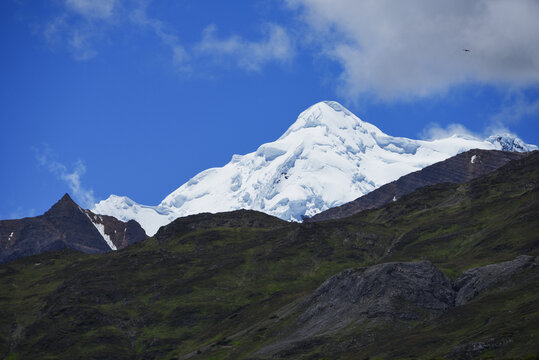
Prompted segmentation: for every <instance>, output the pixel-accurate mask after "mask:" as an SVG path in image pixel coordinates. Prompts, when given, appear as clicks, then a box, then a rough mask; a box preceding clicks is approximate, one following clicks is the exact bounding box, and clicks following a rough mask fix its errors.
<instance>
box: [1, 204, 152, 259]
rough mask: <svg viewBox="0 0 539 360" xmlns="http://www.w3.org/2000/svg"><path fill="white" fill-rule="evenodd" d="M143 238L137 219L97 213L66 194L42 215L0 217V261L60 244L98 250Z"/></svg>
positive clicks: (100, 251)
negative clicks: (120, 219) (8, 218)
mask: <svg viewBox="0 0 539 360" xmlns="http://www.w3.org/2000/svg"><path fill="white" fill-rule="evenodd" d="M145 238H146V234H145V233H144V230H143V229H142V228H141V227H140V225H139V224H138V223H137V222H136V221H134V220H130V221H128V222H125V223H124V222H121V221H119V220H117V219H115V218H114V217H112V216H107V215H96V214H94V213H93V212H91V211H90V210H84V209H82V208H81V207H80V206H78V205H77V204H76V203H75V202H74V201H73V200H72V199H71V197H70V196H69V194H65V195H64V196H63V197H62V198H61V199H60V200H58V201H57V202H56V203H55V204H54V205H53V206H52V207H51V208H50V209H49V210H47V211H46V212H45V213H44V214H43V215H40V216H36V217H29V218H23V219H13V220H0V263H4V262H8V261H11V260H13V259H16V258H19V257H24V256H29V255H35V254H40V253H42V252H46V251H53V250H60V249H63V248H69V249H73V250H77V251H82V252H84V253H88V254H100V253H104V252H108V251H114V250H117V249H121V248H124V247H126V246H127V245H130V244H132V243H135V242H138V241H141V240H143V239H145Z"/></svg>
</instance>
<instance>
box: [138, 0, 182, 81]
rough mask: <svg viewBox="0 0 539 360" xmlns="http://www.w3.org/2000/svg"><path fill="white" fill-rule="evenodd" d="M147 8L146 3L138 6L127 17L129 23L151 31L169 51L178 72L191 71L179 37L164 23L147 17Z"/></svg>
mask: <svg viewBox="0 0 539 360" xmlns="http://www.w3.org/2000/svg"><path fill="white" fill-rule="evenodd" d="M147 7H148V4H147V3H141V4H139V6H138V7H137V8H135V9H134V10H133V11H132V12H131V14H130V16H129V17H130V19H131V21H132V22H134V23H135V24H137V25H139V26H142V27H146V28H149V29H151V30H152V31H153V33H154V34H155V35H156V36H157V37H158V38H159V40H160V41H161V42H162V43H163V44H164V45H165V46H166V47H168V48H169V49H170V51H171V54H172V61H173V63H174V65H175V66H176V67H177V68H178V69H179V70H182V71H189V70H190V69H191V66H190V64H189V60H190V55H189V54H188V52H187V51H186V50H185V48H184V46H183V45H182V44H181V42H180V39H179V37H178V36H177V35H175V34H174V32H173V30H172V29H169V28H168V27H167V25H166V24H165V23H164V22H162V21H161V20H159V19H156V18H153V17H150V16H148V12H147Z"/></svg>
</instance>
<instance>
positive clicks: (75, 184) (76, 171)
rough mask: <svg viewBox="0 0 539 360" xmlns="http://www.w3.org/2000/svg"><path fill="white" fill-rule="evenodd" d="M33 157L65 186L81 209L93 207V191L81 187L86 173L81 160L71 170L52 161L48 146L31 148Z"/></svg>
mask: <svg viewBox="0 0 539 360" xmlns="http://www.w3.org/2000/svg"><path fill="white" fill-rule="evenodd" d="M33 150H34V154H35V157H36V159H37V161H38V163H39V165H41V166H44V167H45V168H46V169H47V170H48V171H49V172H50V173H52V174H53V175H55V176H56V177H57V178H58V179H59V180H62V181H63V182H65V183H66V184H67V186H68V187H69V189H70V190H71V195H73V197H74V198H75V199H76V201H77V202H78V203H79V204H80V205H82V206H83V207H86V208H90V207H92V206H93V205H95V197H94V191H93V190H92V189H87V188H85V187H84V186H82V183H81V178H82V175H84V173H85V172H86V166H84V163H83V162H82V160H80V159H79V160H77V161H76V162H75V163H74V164H73V167H72V169H71V170H69V169H68V167H67V166H65V165H64V164H62V163H60V162H58V161H56V160H54V158H53V155H52V152H51V150H50V148H49V147H48V146H46V145H45V146H43V147H42V148H41V149H37V148H33Z"/></svg>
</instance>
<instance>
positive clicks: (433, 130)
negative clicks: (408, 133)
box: [419, 123, 484, 140]
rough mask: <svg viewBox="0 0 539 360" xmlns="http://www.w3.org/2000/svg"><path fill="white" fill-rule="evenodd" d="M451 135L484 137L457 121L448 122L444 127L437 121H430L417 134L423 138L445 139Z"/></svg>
mask: <svg viewBox="0 0 539 360" xmlns="http://www.w3.org/2000/svg"><path fill="white" fill-rule="evenodd" d="M453 135H461V136H470V137H474V138H479V139H480V138H484V135H481V134H476V133H474V132H472V131H471V130H469V129H468V128H466V126H464V125H462V124H458V123H453V124H448V125H447V126H445V127H444V126H441V125H440V124H438V123H430V124H428V125H427V126H426V127H425V128H424V129H423V130H422V131H421V133H420V134H419V136H420V138H421V139H425V140H437V139H445V138H448V137H451V136H453Z"/></svg>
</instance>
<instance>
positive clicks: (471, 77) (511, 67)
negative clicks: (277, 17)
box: [287, 0, 539, 100]
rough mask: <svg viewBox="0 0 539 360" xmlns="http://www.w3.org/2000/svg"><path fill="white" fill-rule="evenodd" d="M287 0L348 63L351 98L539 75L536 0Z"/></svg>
mask: <svg viewBox="0 0 539 360" xmlns="http://www.w3.org/2000/svg"><path fill="white" fill-rule="evenodd" d="M287 2H288V4H289V6H291V7H292V8H294V9H297V10H298V11H299V13H300V16H301V19H302V21H303V22H304V23H306V24H307V25H308V27H309V31H310V32H312V33H313V34H310V35H309V34H307V35H309V36H308V37H309V39H311V40H313V39H314V41H315V42H316V43H317V44H318V46H320V47H321V50H322V52H323V53H324V54H326V55H327V56H329V57H331V58H332V59H334V60H336V61H337V62H338V63H340V64H341V66H342V72H341V75H340V83H341V89H342V91H343V93H344V94H346V95H348V97H349V98H357V97H359V96H360V95H364V94H369V95H373V96H375V97H377V98H380V99H386V100H390V99H395V98H400V99H403V98H404V99H406V98H414V97H422V96H430V95H432V94H436V93H443V92H445V91H447V90H448V89H449V88H451V87H452V86H455V85H458V84H462V83H468V82H476V83H483V84H493V85H510V86H516V87H525V86H528V85H532V84H537V83H539V21H537V19H539V1H536V0H477V1H469V0H451V1H446V0H410V1H398V0H364V1H357V0H332V1H327V0H287ZM307 35H306V37H307ZM464 49H469V50H470V51H468V52H466V51H463V50H464Z"/></svg>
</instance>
